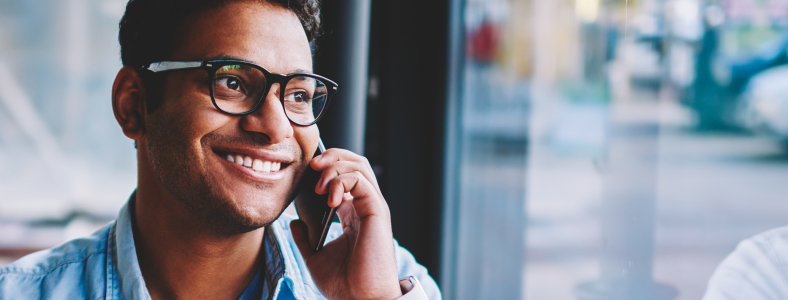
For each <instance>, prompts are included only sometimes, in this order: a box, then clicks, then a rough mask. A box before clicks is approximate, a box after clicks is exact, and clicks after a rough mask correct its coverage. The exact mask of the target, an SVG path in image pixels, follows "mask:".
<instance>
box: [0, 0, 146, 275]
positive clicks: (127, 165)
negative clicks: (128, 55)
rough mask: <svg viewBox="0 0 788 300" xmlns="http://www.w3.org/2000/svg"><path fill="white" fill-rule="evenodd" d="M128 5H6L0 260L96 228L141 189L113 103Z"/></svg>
mask: <svg viewBox="0 0 788 300" xmlns="http://www.w3.org/2000/svg"><path fill="white" fill-rule="evenodd" d="M124 9H125V1H121V0H101V1H88V0H67V1H63V0H33V1H0V195H2V196H0V265H3V264H5V263H7V262H8V261H9V260H10V259H13V258H14V257H15V256H18V255H21V254H24V253H25V252H28V251H30V250H35V249H41V248H46V247H52V246H55V245H57V244H60V243H62V242H64V241H66V240H67V239H70V238H74V237H77V236H81V235H87V234H89V233H91V232H92V231H93V230H94V229H95V228H97V227H99V226H102V225H103V224H105V223H106V222H108V221H109V220H111V219H114V217H115V216H116V215H117V212H118V210H119V208H120V206H121V205H122V204H123V203H125V201H126V200H127V199H128V197H129V196H130V195H131V192H132V191H133V190H134V187H135V183H136V161H135V153H136V152H135V150H134V145H133V143H132V141H131V140H129V139H128V138H126V137H124V136H123V135H122V133H121V131H120V128H119V126H118V125H117V122H116V121H115V119H114V117H113V113H112V106H111V99H110V95H111V89H112V83H113V79H114V78H115V74H116V73H117V71H118V70H119V69H120V67H121V65H120V60H119V54H118V41H117V39H118V35H117V28H118V27H117V26H118V21H119V20H120V17H121V16H122V14H123V11H124ZM6 254H8V255H10V257H8V256H4V255H6Z"/></svg>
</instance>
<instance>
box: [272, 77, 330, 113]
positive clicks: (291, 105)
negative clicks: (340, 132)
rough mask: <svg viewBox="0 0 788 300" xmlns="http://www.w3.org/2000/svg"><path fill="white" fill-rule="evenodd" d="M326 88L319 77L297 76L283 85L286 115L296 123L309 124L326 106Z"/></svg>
mask: <svg viewBox="0 0 788 300" xmlns="http://www.w3.org/2000/svg"><path fill="white" fill-rule="evenodd" d="M327 98H328V89H327V88H326V84H325V83H324V82H323V81H321V80H320V79H317V78H313V77H309V76H299V77H294V78H292V79H290V81H288V82H287V86H285V94H284V101H283V102H284V106H285V112H287V117H288V118H290V120H291V121H293V122H294V123H297V124H311V123H312V122H314V121H315V119H316V118H317V117H318V116H319V115H320V113H321V112H322V111H323V109H324V108H325V106H326V102H327V100H328V99H327Z"/></svg>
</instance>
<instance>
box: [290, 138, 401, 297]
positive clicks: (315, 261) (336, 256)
mask: <svg viewBox="0 0 788 300" xmlns="http://www.w3.org/2000/svg"><path fill="white" fill-rule="evenodd" d="M310 165H311V167H312V168H313V169H315V170H317V171H322V175H321V178H320V181H318V183H317V186H316V187H315V191H316V192H317V193H318V194H321V195H322V194H325V193H329V196H328V206H330V207H338V208H337V214H339V218H340V221H341V222H342V231H343V233H342V235H341V236H339V237H338V238H337V239H336V240H334V241H331V242H330V243H328V244H326V245H325V246H324V247H323V249H322V250H320V251H319V252H315V251H314V249H313V248H312V247H310V245H309V238H308V236H309V235H308V229H307V227H306V224H304V223H303V222H302V221H300V220H294V221H293V222H292V223H291V224H290V227H291V228H292V233H293V239H295V242H296V244H297V245H298V249H299V250H300V251H301V256H303V257H304V260H305V261H306V265H307V268H309V272H311V273H312V279H313V280H314V281H315V284H316V285H317V287H318V289H320V292H321V293H323V296H325V297H326V298H329V299H396V298H397V297H400V296H402V292H401V290H400V287H399V282H398V278H397V277H398V276H397V261H396V259H395V257H394V238H393V235H392V233H391V215H390V213H389V207H388V205H387V204H386V201H385V200H384V199H383V195H382V193H381V192H380V187H379V186H378V184H377V180H376V179H375V174H374V173H373V172H372V167H370V165H369V162H368V161H367V159H366V158H364V157H363V156H360V155H357V154H355V153H353V152H350V151H348V150H343V149H329V150H327V151H326V152H324V153H323V154H322V155H320V156H317V157H315V158H313V159H312V161H311V162H310Z"/></svg>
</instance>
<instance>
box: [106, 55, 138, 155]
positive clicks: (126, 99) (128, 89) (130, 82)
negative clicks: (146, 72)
mask: <svg viewBox="0 0 788 300" xmlns="http://www.w3.org/2000/svg"><path fill="white" fill-rule="evenodd" d="M112 111H113V112H114V113H115V120H117V121H118V125H120V128H121V129H122V130H123V134H125V135H126V136H127V137H128V138H130V139H133V140H135V141H137V140H139V139H140V138H142V136H143V134H144V133H145V126H144V124H145V122H144V121H145V86H144V85H143V84H142V79H141V78H140V76H139V73H137V70H134V68H131V67H128V66H125V67H123V68H122V69H120V71H118V75H117V76H116V77H115V83H114V84H112Z"/></svg>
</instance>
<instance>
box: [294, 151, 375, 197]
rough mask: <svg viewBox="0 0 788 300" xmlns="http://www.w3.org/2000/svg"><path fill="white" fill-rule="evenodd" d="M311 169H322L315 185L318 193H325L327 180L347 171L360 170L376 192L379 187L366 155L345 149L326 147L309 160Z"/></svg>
mask: <svg viewBox="0 0 788 300" xmlns="http://www.w3.org/2000/svg"><path fill="white" fill-rule="evenodd" d="M310 165H311V167H312V168H313V169H315V170H317V171H323V176H322V177H321V180H320V181H319V182H318V185H317V186H316V187H315V191H316V192H317V193H319V194H324V193H326V187H327V186H328V182H330V181H331V179H333V178H334V177H336V176H338V175H339V174H344V173H349V172H353V171H359V172H361V173H362V174H363V175H364V177H366V179H367V180H368V181H369V182H370V183H372V185H373V186H374V187H375V189H376V190H378V193H380V187H379V186H378V181H377V179H376V178H375V172H373V171H372V166H370V164H369V161H368V160H367V158H366V157H363V156H361V155H358V154H355V153H353V152H351V151H348V150H345V149H336V148H334V149H328V150H326V152H323V154H321V155H319V156H316V157H315V158H313V159H312V161H311V162H310Z"/></svg>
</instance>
